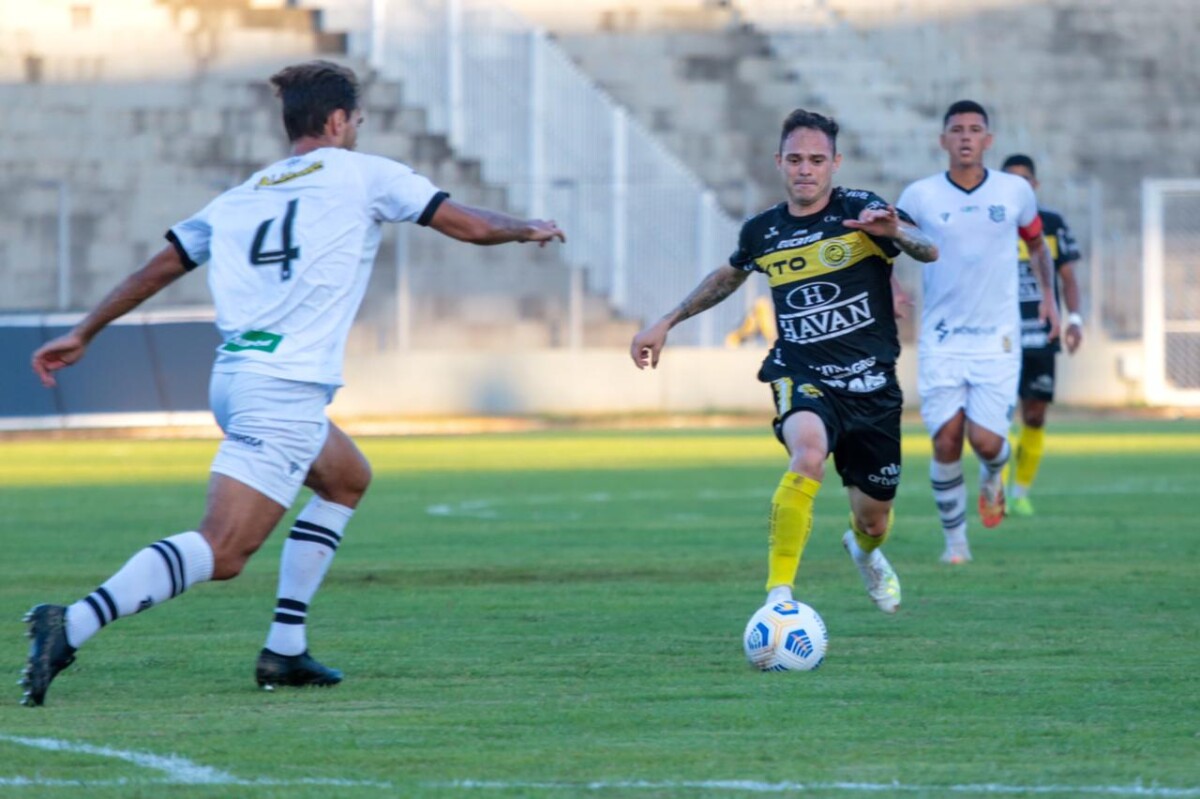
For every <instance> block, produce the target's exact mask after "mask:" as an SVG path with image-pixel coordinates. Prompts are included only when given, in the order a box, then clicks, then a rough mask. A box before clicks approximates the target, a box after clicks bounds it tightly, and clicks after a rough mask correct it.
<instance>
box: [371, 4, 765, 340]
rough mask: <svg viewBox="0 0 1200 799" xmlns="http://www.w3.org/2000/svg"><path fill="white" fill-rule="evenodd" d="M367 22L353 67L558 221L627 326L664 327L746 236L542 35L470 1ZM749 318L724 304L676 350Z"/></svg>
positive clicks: (576, 263)
mask: <svg viewBox="0 0 1200 799" xmlns="http://www.w3.org/2000/svg"><path fill="white" fill-rule="evenodd" d="M368 12H369V13H368V14H367V17H366V19H362V20H361V22H360V24H362V25H365V30H364V29H363V28H360V30H359V34H358V35H355V36H351V37H350V42H351V47H352V48H360V49H361V50H362V52H358V53H356V55H358V56H360V57H363V58H365V59H367V60H368V61H369V62H370V63H371V65H372V67H373V68H374V69H376V70H377V71H378V72H379V73H380V74H381V75H383V76H384V77H386V78H388V79H392V80H399V81H401V82H402V86H403V88H402V91H403V101H404V103H405V104H406V105H412V106H416V107H419V108H422V109H424V110H425V112H426V115H427V121H428V126H429V128H430V131H431V132H434V133H440V134H443V135H445V136H446V138H447V140H448V142H449V144H450V145H451V146H452V147H453V148H454V151H455V153H456V154H457V155H459V156H461V157H465V158H470V159H476V160H478V161H479V162H480V165H481V171H482V176H483V178H484V180H486V181H488V182H489V183H493V184H495V185H498V186H503V187H505V188H506V189H507V191H508V196H509V198H510V200H511V202H512V204H513V207H514V210H516V211H517V212H519V213H525V214H528V215H530V216H536V217H547V218H553V219H555V220H557V221H558V222H559V224H560V225H561V226H562V227H563V229H564V230H566V231H567V234H568V242H567V245H566V247H565V248H564V255H565V259H566V260H567V261H568V262H569V263H570V264H571V266H572V268H574V269H579V270H587V280H586V283H587V285H588V287H589V289H590V290H591V291H593V292H596V293H599V294H602V295H603V296H605V297H606V298H607V299H608V300H609V302H610V303H611V304H612V306H613V307H614V308H615V310H617V311H618V312H619V313H620V314H622V315H624V316H626V317H629V318H633V319H639V320H643V321H646V320H650V319H653V318H656V317H657V316H659V315H661V314H662V313H664V312H666V311H667V310H669V309H670V308H672V307H674V306H675V305H676V304H678V302H679V301H680V300H681V299H682V298H683V297H684V296H685V295H686V293H687V292H688V291H690V290H691V289H692V288H693V287H694V286H695V284H696V283H697V282H698V280H699V279H700V278H701V277H702V276H703V275H705V274H707V273H708V272H709V271H711V270H712V269H713V268H715V267H716V266H718V265H720V264H721V263H724V262H725V259H727V257H728V255H729V253H730V252H732V250H733V248H734V246H735V244H736V239H737V232H738V228H739V222H738V221H737V220H734V219H733V218H731V217H730V216H729V215H727V214H726V213H724V212H723V211H722V210H721V209H720V208H719V206H718V205H717V202H716V199H715V197H714V195H713V193H712V191H710V190H708V189H707V188H706V187H705V186H704V185H703V184H702V183H701V181H700V180H699V179H698V178H697V177H696V176H695V174H694V173H692V172H691V171H690V170H689V169H688V168H687V167H686V166H685V165H684V164H683V163H682V162H681V161H680V160H679V159H678V158H677V157H675V156H674V155H673V154H672V153H670V152H669V151H667V150H666V149H665V148H664V147H663V146H662V144H661V143H660V142H659V141H658V140H657V139H655V137H654V136H653V135H652V134H651V133H649V132H648V131H647V130H646V129H645V128H644V127H643V126H642V125H641V124H640V123H639V122H638V121H637V120H635V119H633V118H632V117H631V116H630V115H629V114H628V113H627V112H626V111H625V110H624V109H623V108H622V107H621V106H619V105H618V104H617V103H616V102H614V101H613V99H612V98H611V97H609V96H608V95H607V94H606V93H605V92H604V91H603V90H602V89H601V88H600V87H598V86H597V85H596V83H595V82H594V81H593V80H591V79H590V78H589V77H588V76H586V75H585V74H583V73H582V72H581V71H580V69H579V68H578V67H577V66H576V65H575V64H574V63H573V62H572V61H571V60H570V58H569V57H568V56H567V55H566V53H565V52H564V51H563V50H562V49H561V48H560V47H558V46H557V45H556V44H555V43H554V41H553V40H552V39H551V38H550V37H548V36H547V34H546V33H545V32H544V31H542V30H540V29H538V28H536V27H533V26H531V25H530V24H528V23H527V22H525V21H524V20H523V19H521V18H519V17H517V16H516V15H514V14H512V13H511V12H508V11H506V10H504V9H503V8H501V7H498V6H496V5H495V4H493V3H484V2H474V0H375V2H373V3H371V4H370V7H369V9H368ZM360 19H361V18H360ZM751 291H753V288H752V289H751ZM745 308H746V303H745V302H744V301H736V300H731V301H728V302H726V303H725V304H723V305H722V306H718V307H717V308H715V309H713V310H712V311H709V312H708V313H705V314H702V315H700V316H699V317H697V319H695V320H690V321H689V322H686V323H684V324H683V325H682V326H681V327H680V328H679V329H678V331H677V332H676V333H674V334H673V335H672V341H673V342H675V343H677V344H698V345H711V344H714V343H716V342H718V341H719V339H720V337H721V336H723V334H724V333H725V331H727V330H729V329H732V328H734V327H736V325H737V322H738V321H739V320H740V318H741V316H742V315H743V314H744V312H745Z"/></svg>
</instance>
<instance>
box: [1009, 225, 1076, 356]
mask: <svg viewBox="0 0 1200 799" xmlns="http://www.w3.org/2000/svg"><path fill="white" fill-rule="evenodd" d="M1038 216H1040V217H1041V218H1042V234H1043V235H1044V236H1045V238H1046V246H1047V247H1049V248H1050V259H1051V260H1052V261H1054V278H1055V279H1054V301H1055V302H1056V303H1058V305H1059V307H1060V309H1061V307H1062V300H1061V298H1060V297H1059V288H1060V287H1059V280H1058V273H1059V270H1061V269H1062V268H1063V265H1064V264H1069V263H1073V262H1074V261H1078V260H1079V259H1080V258H1081V257H1083V256H1082V255H1081V253H1080V252H1079V245H1078V244H1076V243H1075V236H1073V235H1072V234H1071V229H1070V228H1069V227H1067V222H1066V220H1065V219H1063V218H1062V215H1061V214H1058V213H1056V212H1054V211H1050V210H1048V209H1045V208H1039V209H1038ZM1017 245H1018V249H1017V252H1018V257H1019V258H1020V261H1021V285H1020V288H1019V289H1018V291H1019V295H1018V296H1019V297H1020V299H1021V347H1022V349H1024V350H1026V351H1030V350H1045V351H1047V352H1058V351H1059V350H1060V349H1061V345H1060V344H1059V340H1058V339H1057V338H1056V339H1054V340H1053V341H1051V340H1050V339H1049V335H1050V324H1049V323H1048V322H1039V321H1038V308H1039V306H1040V305H1041V304H1042V290H1041V289H1040V288H1038V282H1037V278H1036V277H1034V274H1033V269H1032V268H1031V267H1030V266H1029V248H1028V247H1026V246H1025V242H1024V241H1023V240H1019V241H1018V242H1017ZM1063 328H1064V330H1065V329H1066V325H1065V324H1064V326H1063Z"/></svg>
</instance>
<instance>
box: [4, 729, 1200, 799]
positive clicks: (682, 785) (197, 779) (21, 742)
mask: <svg viewBox="0 0 1200 799" xmlns="http://www.w3.org/2000/svg"><path fill="white" fill-rule="evenodd" d="M0 741H2V742H6V743H11V744H16V745H18V746H27V747H30V748H32V749H41V750H43V751H48V752H70V753H73V754H84V755H95V756H96V757H105V758H110V759H113V760H123V761H125V762H127V763H132V764H134V765H136V766H140V767H142V768H146V769H150V770H151V771H157V772H160V773H161V774H162V776H161V777H158V778H151V779H146V780H137V779H129V778H121V779H113V780H88V781H84V780H65V779H51V778H43V777H0V787H12V788H22V787H76V786H89V787H121V786H144V785H236V786H242V787H254V786H262V787H279V786H301V785H320V786H330V787H345V788H380V789H387V790H394V789H395V788H396V786H394V785H393V784H392V783H389V782H380V781H372V780H342V779H297V780H276V779H253V780H249V779H243V778H241V777H236V776H234V775H232V774H230V773H228V772H225V771H220V770H219V769H215V768H212V767H210V766H202V765H199V764H198V763H193V762H192V761H190V760H188V759H187V758H183V757H180V756H179V755H156V754H153V753H150V752H134V751H128V750H124V749H113V748H111V747H107V746H92V745H91V744H81V743H73V742H71V741H63V740H59V739H57V738H25V737H22V736H18V735H3V734H0ZM425 785H426V786H427V787H436V788H458V789H462V790H473V789H474V790H478V789H483V790H487V789H491V790H514V789H518V790H519V789H525V790H528V789H540V790H546V791H576V792H578V791H612V790H649V791H662V790H703V791H716V792H720V791H741V792H748V793H793V792H797V791H806V790H807V791H817V790H820V791H845V792H848V793H887V792H891V793H896V792H903V793H917V792H924V793H929V792H945V793H974V794H997V795H1005V794H1059V795H1078V796H1135V797H1136V796H1147V797H1164V798H1166V799H1175V798H1176V797H1179V798H1183V797H1200V788H1165V787H1160V786H1158V785H1154V784H1151V785H1141V784H1136V785H1001V784H995V783H988V784H975V785H971V784H968V785H905V784H902V783H898V782H889V783H869V782H808V783H804V782H756V781H751V780H707V781H703V782H693V781H679V782H671V781H664V782H651V781H645V780H629V781H610V782H587V783H577V782H576V783H572V782H520V781H513V782H508V781H485V780H456V781H452V782H439V783H425Z"/></svg>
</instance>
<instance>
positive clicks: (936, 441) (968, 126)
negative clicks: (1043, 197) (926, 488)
mask: <svg viewBox="0 0 1200 799" xmlns="http://www.w3.org/2000/svg"><path fill="white" fill-rule="evenodd" d="M991 144H992V134H991V132H990V131H989V129H988V115H987V112H986V111H985V110H984V108H983V106H981V105H979V103H976V102H973V101H970V100H961V101H959V102H956V103H954V104H953V105H951V106H950V108H949V109H948V110H947V111H946V115H945V117H944V118H943V121H942V134H941V145H942V148H943V149H944V150H946V152H947V153H948V154H949V160H950V169H949V170H948V171H946V172H942V173H939V174H936V175H932V176H930V177H927V178H924V179H923V180H918V181H917V182H915V183H913V184H912V185H910V186H909V187H908V188H906V189H905V190H904V192H903V193H902V194H901V195H900V199H899V200H898V201H897V203H896V205H897V207H899V208H901V209H902V210H904V211H906V212H907V213H908V214H909V215H910V216H911V217H912V219H913V220H914V221H915V222H916V223H917V224H918V225H920V227H921V229H922V230H924V231H925V232H926V233H927V234H929V236H930V238H932V239H933V240H934V241H935V242H936V244H937V247H938V251H939V253H940V255H939V256H938V259H937V260H936V261H933V262H931V263H926V264H925V265H924V266H923V267H922V287H923V289H924V303H923V307H922V310H921V327H920V334H919V338H918V348H917V349H918V364H919V367H918V372H919V374H918V381H917V382H918V386H917V387H918V392H919V394H920V396H921V416H922V418H923V420H924V422H925V426H926V428H927V429H928V430H929V434H930V435H931V436H932V438H933V461H932V463H931V464H930V470H929V477H930V482H931V483H932V486H933V497H934V501H935V502H936V503H937V509H938V515H939V517H940V518H941V523H942V531H943V533H944V535H945V539H946V548H945V550H944V552H943V553H942V558H941V559H942V562H944V563H952V564H961V563H966V562H967V561H969V560H970V559H971V549H970V546H969V544H968V541H967V489H966V484H965V483H964V481H963V469H962V451H963V441H964V439H966V440H967V441H969V442H970V444H971V449H973V450H974V451H975V454H976V455H977V456H978V457H979V461H980V476H979V484H980V488H979V514H980V518H981V520H982V522H983V525H984V527H995V526H996V525H998V524H999V523H1000V521H1001V520H1002V519H1003V518H1004V479H1003V474H1004V466H1005V464H1006V463H1007V462H1008V458H1009V444H1008V438H1007V434H1008V427H1009V422H1010V419H1011V418H1012V413H1013V409H1014V406H1015V403H1016V397H1017V380H1018V378H1019V377H1020V373H1021V315H1020V306H1019V301H1018V282H1019V281H1018V277H1019V269H1018V264H1017V240H1018V237H1020V239H1021V240H1023V241H1024V242H1025V243H1026V246H1027V248H1028V251H1029V254H1030V263H1031V265H1032V266H1033V272H1034V275H1035V276H1036V277H1037V280H1038V285H1039V287H1040V289H1041V293H1042V306H1041V309H1040V314H1039V315H1040V317H1041V318H1042V319H1044V320H1046V321H1048V322H1049V324H1050V332H1049V336H1050V337H1051V338H1053V337H1055V336H1057V335H1058V313H1057V310H1056V307H1055V304H1054V296H1053V293H1052V292H1053V288H1052V286H1053V266H1052V264H1051V262H1050V254H1049V250H1048V248H1047V247H1046V243H1045V241H1044V239H1043V238H1042V227H1041V220H1040V219H1039V217H1038V209H1037V200H1036V199H1035V197H1034V194H1033V189H1032V188H1030V186H1029V184H1028V183H1027V182H1026V181H1024V180H1022V179H1021V178H1019V177H1016V176H1015V175H1009V174H1006V173H1004V172H993V171H991V170H989V169H987V168H986V167H984V165H983V158H984V153H986V152H987V149H988V148H989V147H990V146H991Z"/></svg>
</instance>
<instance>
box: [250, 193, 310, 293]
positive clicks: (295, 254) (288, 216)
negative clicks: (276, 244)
mask: <svg viewBox="0 0 1200 799" xmlns="http://www.w3.org/2000/svg"><path fill="white" fill-rule="evenodd" d="M299 202H300V201H299V200H292V201H291V202H289V203H288V204H287V212H286V213H285V214H284V215H283V227H282V229H281V230H280V232H279V238H280V244H281V245H282V246H281V247H280V248H279V249H278V250H264V249H263V242H265V241H266V239H267V232H268V231H270V229H271V223H272V222H274V221H275V220H274V219H268V220H266V221H264V222H263V223H262V224H261V225H259V226H258V231H257V232H255V234H254V243H253V244H252V245H250V263H251V264H253V265H254V266H270V265H271V264H279V265H280V266H279V279H280V280H290V279H291V277H292V261H295V260H296V259H298V258H299V257H300V248H299V247H295V246H292V224H293V223H294V222H295V221H296V205H297V204H298V203H299Z"/></svg>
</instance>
